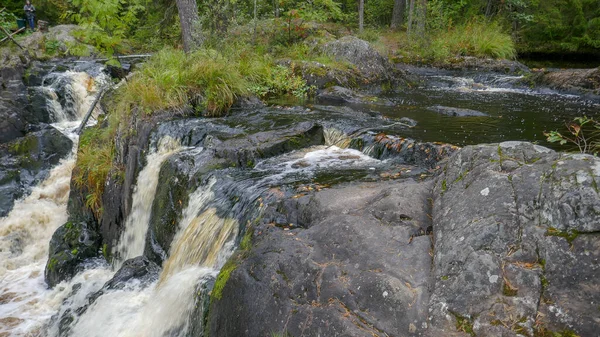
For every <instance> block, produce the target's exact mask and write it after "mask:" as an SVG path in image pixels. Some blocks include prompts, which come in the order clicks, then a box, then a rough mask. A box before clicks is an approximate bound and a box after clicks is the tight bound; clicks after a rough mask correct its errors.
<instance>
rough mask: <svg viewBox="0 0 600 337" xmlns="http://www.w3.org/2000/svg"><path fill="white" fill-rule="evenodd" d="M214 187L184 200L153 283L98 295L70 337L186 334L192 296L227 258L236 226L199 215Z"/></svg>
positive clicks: (207, 213) (230, 221) (231, 221)
mask: <svg viewBox="0 0 600 337" xmlns="http://www.w3.org/2000/svg"><path fill="white" fill-rule="evenodd" d="M140 174H141V173H140ZM155 179H156V180H158V176H155ZM214 184H215V180H214V179H211V180H210V181H209V182H208V183H207V184H205V185H203V186H201V187H199V188H198V189H197V190H196V191H195V192H194V193H192V194H191V195H190V199H189V203H188V205H187V207H186V209H185V210H184V211H183V217H182V220H181V221H180V223H179V228H180V230H179V233H178V234H177V235H176V237H175V239H174V243H173V249H172V253H171V255H170V257H169V259H168V260H167V261H166V262H165V267H164V269H163V271H162V272H161V275H160V278H159V280H158V281H156V282H155V283H153V284H152V285H150V286H146V287H144V286H143V285H141V284H132V285H131V286H130V287H128V288H126V289H122V290H116V291H110V292H108V293H106V294H104V295H102V296H101V297H100V298H98V299H97V300H96V301H95V302H94V304H93V305H92V306H90V308H88V310H87V311H86V312H85V314H83V315H82V316H81V317H79V318H78V319H77V321H76V322H74V323H73V324H72V334H73V335H74V336H98V337H100V336H107V335H109V336H145V337H151V336H157V337H158V336H165V335H169V336H183V335H185V334H186V332H187V331H188V330H189V328H190V323H191V321H190V318H191V314H192V312H193V311H194V309H195V305H196V296H195V295H194V294H195V290H196V289H197V288H198V286H199V285H200V284H202V283H204V282H207V281H208V280H210V279H214V278H215V277H216V276H217V274H218V272H219V269H220V268H221V266H222V265H223V264H224V263H225V261H226V260H227V258H228V257H229V256H230V255H231V253H232V252H233V249H234V241H235V237H236V235H237V229H238V227H239V226H238V223H237V221H236V220H234V219H230V218H225V219H223V218H221V217H219V216H218V215H217V214H216V212H215V210H214V208H208V209H206V210H204V209H205V208H206V207H207V205H208V204H210V203H211V202H212V201H213V200H214V193H213V192H212V187H213V185H214ZM146 228H147V224H146Z"/></svg>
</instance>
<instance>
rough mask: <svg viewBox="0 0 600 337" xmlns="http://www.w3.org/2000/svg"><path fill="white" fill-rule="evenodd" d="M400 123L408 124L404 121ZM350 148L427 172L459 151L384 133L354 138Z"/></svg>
mask: <svg viewBox="0 0 600 337" xmlns="http://www.w3.org/2000/svg"><path fill="white" fill-rule="evenodd" d="M400 122H401V123H406V121H403V120H400ZM350 147H351V148H353V149H357V150H360V151H363V152H365V154H367V155H369V156H371V157H373V158H377V159H381V160H385V159H395V160H397V161H398V162H399V163H402V164H410V165H415V166H417V167H419V168H422V169H425V170H428V169H433V168H435V167H436V166H437V165H438V162H439V161H440V160H442V159H444V158H446V157H448V156H449V155H451V154H452V153H454V152H456V151H458V150H459V148H458V147H456V146H454V145H450V144H441V143H420V142H417V141H415V140H414V139H411V138H403V137H396V136H393V135H389V134H386V133H383V132H382V133H378V134H372V133H365V134H361V135H360V136H357V137H354V138H353V139H352V141H351V142H350Z"/></svg>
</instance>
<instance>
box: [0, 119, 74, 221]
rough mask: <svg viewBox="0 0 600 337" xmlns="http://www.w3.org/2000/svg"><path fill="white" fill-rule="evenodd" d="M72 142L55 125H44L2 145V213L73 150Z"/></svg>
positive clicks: (0, 148)
mask: <svg viewBox="0 0 600 337" xmlns="http://www.w3.org/2000/svg"><path fill="white" fill-rule="evenodd" d="M72 146H73V142H72V141H71V140H70V139H69V138H68V137H66V136H65V135H63V134H62V133H60V132H59V131H58V130H56V129H54V128H53V127H49V126H48V127H45V128H44V129H42V130H40V131H36V132H31V133H29V134H28V135H27V136H25V137H21V138H17V139H15V140H13V141H11V142H9V143H7V144H1V145H0V159H1V161H0V217H2V216H5V215H6V214H8V212H9V211H10V210H11V209H12V205H13V203H14V201H15V200H17V199H19V198H20V197H21V196H23V195H25V194H26V193H27V192H28V191H29V190H30V189H31V188H32V187H33V186H34V185H36V184H38V183H40V182H41V181H42V180H43V179H45V178H46V176H47V175H48V172H49V170H50V169H51V168H52V167H53V166H54V165H56V164H58V162H59V161H60V159H62V158H64V157H66V156H67V155H68V154H70V153H71V148H72Z"/></svg>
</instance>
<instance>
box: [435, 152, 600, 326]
mask: <svg viewBox="0 0 600 337" xmlns="http://www.w3.org/2000/svg"><path fill="white" fill-rule="evenodd" d="M598 181H600V159H598V158H596V157H592V156H588V155H568V154H560V153H556V152H554V151H552V150H549V149H547V148H543V147H540V146H537V145H533V144H530V143H521V142H505V143H501V144H495V145H480V146H469V147H466V148H464V149H462V150H461V151H459V152H458V153H456V154H455V155H454V156H452V157H451V158H450V159H449V160H448V161H447V162H446V163H445V165H443V173H442V174H441V175H440V176H439V178H438V180H437V183H436V186H435V189H434V195H435V196H434V198H435V204H434V211H433V229H434V238H435V255H434V267H433V270H434V275H433V278H434V287H433V294H432V295H431V302H430V320H431V321H430V323H431V330H430V332H429V333H430V336H440V333H443V332H450V331H454V332H453V333H456V334H458V335H464V336H467V335H468V334H472V335H477V336H517V334H519V335H530V336H531V335H536V336H537V335H544V336H545V335H546V334H543V333H553V332H563V333H564V332H565V331H568V332H573V333H575V334H577V335H580V336H593V335H596V334H597V331H598V329H600V318H599V317H600V311H599V308H598V303H600V288H599V287H598V282H597V280H598V278H599V277H600V268H599V265H598V264H599V261H600V249H599V248H600V231H599V229H600V221H598V214H599V212H600V198H599V195H598V192H599V191H598V186H597V182H598Z"/></svg>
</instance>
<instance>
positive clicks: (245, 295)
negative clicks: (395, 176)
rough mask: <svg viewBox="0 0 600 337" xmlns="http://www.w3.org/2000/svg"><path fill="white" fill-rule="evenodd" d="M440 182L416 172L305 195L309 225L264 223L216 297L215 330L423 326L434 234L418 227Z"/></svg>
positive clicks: (404, 331) (358, 331)
mask: <svg viewBox="0 0 600 337" xmlns="http://www.w3.org/2000/svg"><path fill="white" fill-rule="evenodd" d="M431 186H432V185H431V182H424V183H417V182H415V181H413V180H412V179H407V180H405V181H395V182H386V183H364V184H355V185H352V186H346V187H337V188H331V189H326V190H322V191H320V192H317V193H315V194H314V195H312V196H310V197H307V198H308V200H305V202H302V204H303V205H304V206H303V207H304V210H303V213H304V214H306V215H307V219H308V221H306V222H307V223H306V224H305V228H307V229H300V228H297V229H292V230H284V229H282V228H280V227H275V226H273V225H271V224H263V225H260V226H259V227H257V228H256V229H255V232H254V237H255V239H254V240H255V244H254V245H253V247H252V248H251V249H250V251H249V252H248V253H247V256H246V257H245V258H244V259H242V260H241V262H240V264H239V265H238V267H237V269H235V270H234V271H233V272H232V273H231V276H230V278H229V280H228V282H227V283H226V285H225V288H224V289H223V292H222V298H221V299H220V300H216V301H213V302H212V305H211V309H210V316H209V327H210V335H211V336H267V335H270V334H271V333H273V332H275V333H280V332H287V333H288V334H290V335H292V336H318V335H321V336H386V335H389V336H418V335H421V334H422V333H423V332H424V330H425V329H426V328H427V306H428V302H429V292H428V290H427V289H428V281H429V272H430V268H431V255H430V252H431V238H430V236H428V235H419V233H425V231H426V229H427V227H428V226H429V225H430V218H429V213H430V207H431V203H430V202H429V201H428V196H429V193H430V189H431ZM415 235H419V236H415ZM248 322H252V324H248Z"/></svg>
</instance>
